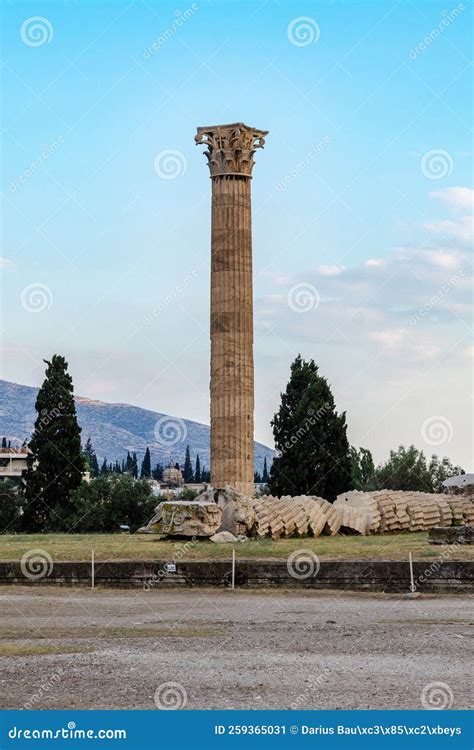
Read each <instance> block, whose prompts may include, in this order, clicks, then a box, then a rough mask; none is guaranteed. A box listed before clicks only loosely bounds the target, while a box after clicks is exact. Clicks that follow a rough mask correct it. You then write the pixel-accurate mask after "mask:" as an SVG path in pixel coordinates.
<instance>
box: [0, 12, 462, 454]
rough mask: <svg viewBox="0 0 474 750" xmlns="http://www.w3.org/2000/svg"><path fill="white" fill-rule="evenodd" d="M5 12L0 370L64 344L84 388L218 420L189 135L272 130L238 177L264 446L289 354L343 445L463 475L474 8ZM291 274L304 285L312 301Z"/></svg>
mask: <svg viewBox="0 0 474 750" xmlns="http://www.w3.org/2000/svg"><path fill="white" fill-rule="evenodd" d="M3 16H4V40H3V63H4V66H3V100H4V107H3V134H4V170H3V195H4V199H5V202H4V216H5V221H4V228H3V251H2V254H3V256H4V261H3V266H4V271H5V273H4V285H3V286H4V300H5V308H4V310H5V313H6V315H5V317H6V321H7V325H6V326H5V335H4V339H3V349H4V351H3V376H4V377H5V378H7V379H11V380H15V381H17V382H22V383H26V384H30V385H38V384H39V383H40V382H41V380H42V374H43V368H42V362H41V360H42V358H43V357H44V356H48V355H50V354H52V353H53V352H54V351H57V352H60V353H62V354H64V355H65V356H66V357H67V359H68V360H69V362H70V368H71V372H72V374H73V377H74V380H75V383H76V391H77V392H78V393H79V394H81V395H84V396H89V397H91V398H97V399H102V400H106V401H121V402H129V403H134V404H137V405H140V406H144V407H147V408H152V409H156V410H159V411H163V412H168V413H171V414H176V415H178V416H181V417H186V418H190V419H195V420H198V421H203V422H207V421H208V409H209V404H208V380H209V370H208V367H209V366H208V357H209V342H208V304H209V255H210V253H209V232H210V200H209V199H210V181H209V177H208V171H207V167H206V165H205V159H204V157H203V155H202V149H201V148H196V147H195V145H194V140H193V139H194V134H195V131H196V127H197V126H198V125H208V124H218V123H226V122H235V121H243V122H246V123H248V124H251V125H253V126H255V127H257V128H262V129H267V130H269V131H270V134H269V136H268V138H267V143H266V146H265V149H264V151H259V152H258V153H257V155H256V162H257V163H256V166H255V169H254V180H253V185H252V188H253V209H254V273H255V278H254V289H255V364H256V438H257V439H259V440H262V441H263V442H267V443H269V444H271V430H270V426H269V421H270V419H271V416H272V415H273V413H274V412H275V410H276V408H277V406H278V401H279V393H280V391H281V390H282V389H283V388H284V386H285V383H286V380H287V376H288V371H289V365H290V362H291V360H292V359H293V358H294V356H295V355H296V354H297V353H298V352H301V353H302V354H303V355H304V356H307V357H313V358H314V359H315V360H316V361H317V362H318V364H319V365H320V368H321V372H322V373H323V374H324V375H326V376H327V377H328V379H329V381H330V382H331V383H332V385H333V388H334V393H335V397H336V401H337V403H338V405H339V407H340V408H341V409H346V410H347V416H348V423H349V436H350V438H351V441H352V442H353V443H354V444H357V445H364V446H367V447H369V448H371V449H372V450H373V452H374V454H375V456H376V457H377V459H383V458H384V457H386V455H387V454H388V451H389V449H390V448H392V447H396V446H397V445H398V444H399V443H404V444H407V443H412V442H414V443H415V444H416V445H418V447H420V448H423V449H424V450H425V451H426V452H428V453H431V452H436V453H439V454H442V455H444V454H446V455H449V456H450V457H451V458H452V459H453V460H456V461H458V462H461V463H464V465H465V468H466V469H467V468H469V464H468V462H469V456H470V455H471V454H472V445H471V444H470V430H469V423H468V418H467V411H468V410H467V403H468V395H467V394H468V390H469V387H470V373H471V371H472V370H471V367H472V360H470V359H469V356H470V354H472V346H471V345H470V341H469V338H468V337H469V323H470V321H471V312H470V303H471V296H470V292H469V268H470V258H469V245H470V241H471V239H472V233H471V232H472V229H471V227H472V193H471V192H470V190H469V189H470V188H471V187H472V185H471V182H472V157H471V151H472V143H471V137H472V136H471V132H470V118H471V107H472V98H471V93H470V83H471V67H470V60H471V57H472V49H471V46H472V40H471V36H470V27H471V20H472V19H471V17H470V16H471V8H470V6H469V5H468V4H467V3H466V4H462V3H454V2H453V3H452V4H450V3H444V2H443V3H436V2H429V3H428V2H414V3H412V2H393V3H392V2H389V3H384V2H363V3H362V2H361V3H352V2H337V1H335V2H325V3H314V2H305V3H302V2H291V3H290V2H278V3H275V2H271V0H268V1H267V2H222V1H219V0H213V2H207V1H206V0H202V2H197V3H194V4H193V3H190V2H186V3H183V4H181V5H179V7H178V6H177V5H176V4H170V3H166V2H160V3H157V2H152V0H147V1H146V2H142V1H140V0H135V2H129V3H126V2H123V3H122V2H100V1H97V0H96V1H95V2H85V1H82V2H80V1H76V2H74V0H69V1H66V2H61V1H60V0H57V1H56V2H47V1H44V0H41V1H40V0H39V1H38V2H28V3H22V2H15V3H8V2H6V3H4V6H3ZM37 17H39V19H40V20H39V21H34V19H35V18H37ZM31 19H33V21H32V20H31ZM302 19H303V20H302ZM35 25H36V27H37V28H36V30H35V28H33V27H34V26H35ZM292 30H293V31H292ZM38 34H39V36H38ZM292 34H293V35H292ZM426 40H428V41H426ZM153 44H154V45H155V48H154V47H153ZM420 45H421V46H420ZM168 150H172V151H173V152H178V153H177V156H176V153H175V157H176V161H174V162H173V160H172V161H171V162H168V166H169V167H170V168H171V170H172V173H171V176H172V177H173V179H164V178H163V176H160V164H164V165H165V168H166V162H163V159H166V152H167V151H168ZM163 152H165V153H164V154H163ZM173 158H174V157H173ZM157 164H158V167H157V166H156V165H157ZM173 167H175V174H174V175H173ZM161 174H163V172H161ZM166 176H167V177H169V176H170V175H169V174H167V175H166ZM298 285H306V292H308V293H309V295H310V297H311V295H313V296H314V295H315V294H316V296H314V300H313V301H314V303H315V304H313V305H310V308H311V309H309V310H307V311H305V312H302V311H301V310H295V309H293V308H294V307H295V305H294V304H292V303H291V295H292V294H293V292H292V291H291V290H293V289H294V287H295V286H298ZM298 288H299V287H298ZM25 290H26V291H25ZM308 290H309V291H308ZM314 290H316V292H315V291H314ZM316 303H317V304H316ZM43 308H44V309H43ZM157 308H159V314H156V310H157ZM420 309H422V310H423V313H419V310H420ZM154 310H155V314H153V311H154ZM430 420H431V422H430ZM433 420H434V421H433ZM436 420H437V421H436ZM440 425H441V428H442V437H444V439H443V440H441V438H439V437H434V438H433V437H432V436H431V437H429V436H428V437H427V430H428V432H429V431H430V430H432V428H433V426H434V428H435V432H436V430H439V426H440Z"/></svg>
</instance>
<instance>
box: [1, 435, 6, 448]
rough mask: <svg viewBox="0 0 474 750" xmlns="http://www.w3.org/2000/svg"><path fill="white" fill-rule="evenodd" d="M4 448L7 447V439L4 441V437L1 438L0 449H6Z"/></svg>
mask: <svg viewBox="0 0 474 750" xmlns="http://www.w3.org/2000/svg"><path fill="white" fill-rule="evenodd" d="M6 447H7V439H6V437H3V438H2V448H6Z"/></svg>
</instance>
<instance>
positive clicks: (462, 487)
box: [443, 474, 474, 495]
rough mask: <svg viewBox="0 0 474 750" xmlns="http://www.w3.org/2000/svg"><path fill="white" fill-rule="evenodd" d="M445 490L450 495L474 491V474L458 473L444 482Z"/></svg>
mask: <svg viewBox="0 0 474 750" xmlns="http://www.w3.org/2000/svg"><path fill="white" fill-rule="evenodd" d="M443 487H444V491H445V492H447V493H448V494H450V495H464V494H467V493H469V494H470V493H471V492H474V474H458V476H456V477H449V479H445V480H444V482H443Z"/></svg>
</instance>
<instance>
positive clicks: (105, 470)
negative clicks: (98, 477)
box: [100, 458, 109, 475]
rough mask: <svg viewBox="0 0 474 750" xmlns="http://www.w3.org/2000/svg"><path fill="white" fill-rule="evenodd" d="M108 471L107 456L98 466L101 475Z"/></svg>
mask: <svg viewBox="0 0 474 750" xmlns="http://www.w3.org/2000/svg"><path fill="white" fill-rule="evenodd" d="M108 471H109V467H108V466H107V458H104V460H103V461H102V466H101V467H100V473H101V474H102V475H103V474H108Z"/></svg>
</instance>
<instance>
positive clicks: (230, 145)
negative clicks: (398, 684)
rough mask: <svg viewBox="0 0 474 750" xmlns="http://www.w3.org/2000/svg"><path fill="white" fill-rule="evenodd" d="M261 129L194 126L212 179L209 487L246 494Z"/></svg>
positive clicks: (250, 463)
mask: <svg viewBox="0 0 474 750" xmlns="http://www.w3.org/2000/svg"><path fill="white" fill-rule="evenodd" d="M266 135H267V131H266V130H257V129H256V128H252V127H250V126H248V125H244V123H242V122H234V123H231V124H230V125H212V126H210V127H201V128H198V129H197V134H196V137H195V141H196V143H197V144H198V145H203V146H205V147H206V149H207V150H206V151H205V155H206V157H207V161H208V165H209V170H210V173H211V178H212V235H211V484H212V486H213V487H214V488H221V487H224V486H225V485H230V486H231V487H234V488H235V489H236V490H238V491H239V492H242V493H244V494H246V495H253V470H254V466H253V410H254V395H253V300H252V294H253V290H252V217H251V207H250V181H251V177H252V170H253V165H254V159H253V156H254V154H255V151H256V149H258V148H263V145H264V143H265V136H266Z"/></svg>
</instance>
